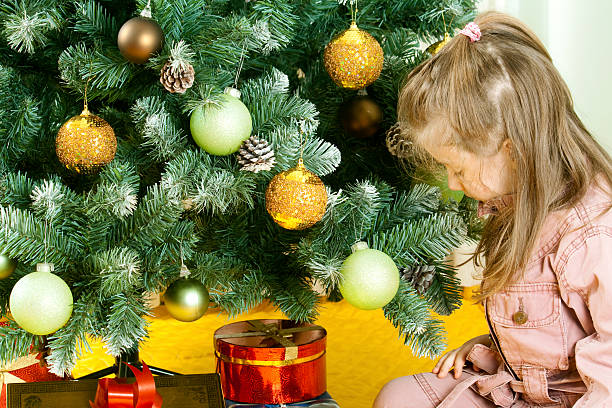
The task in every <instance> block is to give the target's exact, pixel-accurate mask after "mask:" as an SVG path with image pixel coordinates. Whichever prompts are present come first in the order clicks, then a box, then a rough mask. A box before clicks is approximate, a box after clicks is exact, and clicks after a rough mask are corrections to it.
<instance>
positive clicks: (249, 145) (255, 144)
mask: <svg viewBox="0 0 612 408" xmlns="http://www.w3.org/2000/svg"><path fill="white" fill-rule="evenodd" d="M238 163H240V164H241V165H242V168H241V169H240V170H245V171H252V172H253V173H258V172H260V171H262V170H271V169H272V167H274V163H276V158H275V157H274V150H272V147H271V146H270V145H268V142H267V141H265V140H264V139H259V138H258V137H257V136H251V137H250V138H248V139H247V140H245V141H244V143H242V146H240V150H239V151H238Z"/></svg>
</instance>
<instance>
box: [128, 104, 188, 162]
mask: <svg viewBox="0 0 612 408" xmlns="http://www.w3.org/2000/svg"><path fill="white" fill-rule="evenodd" d="M131 112H132V118H133V120H134V122H135V124H136V128H137V129H138V131H139V132H140V134H141V135H142V138H143V139H144V141H143V142H142V143H141V145H140V146H141V147H142V148H143V149H144V150H145V151H146V152H147V154H148V155H149V156H150V157H151V158H152V159H153V160H156V161H167V160H170V159H173V158H174V157H176V156H178V155H179V154H180V153H181V152H183V151H184V150H185V149H186V148H187V139H186V136H185V133H184V132H183V129H181V128H180V127H179V125H178V124H177V123H176V120H175V119H174V117H173V115H172V114H171V113H170V112H169V111H168V109H167V107H166V104H165V102H164V101H162V100H161V99H160V98H159V97H155V96H149V97H145V98H140V99H138V100H137V101H136V103H135V104H134V106H132V109H131Z"/></svg>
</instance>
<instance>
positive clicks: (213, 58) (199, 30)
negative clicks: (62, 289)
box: [0, 0, 477, 375]
mask: <svg viewBox="0 0 612 408" xmlns="http://www.w3.org/2000/svg"><path fill="white" fill-rule="evenodd" d="M143 11H144V16H142V17H140V14H141V12H143ZM148 11H150V18H149V17H148V14H147V12H148ZM473 15H474V0H436V1H429V0H427V1H425V0H361V1H359V3H358V4H356V2H355V1H347V0H344V1H342V0H341V1H339V2H338V1H334V0H317V1H313V0H278V1H265V0H257V1H255V0H254V1H248V0H247V1H243V0H189V1H187V0H172V1H162V0H151V1H149V2H147V1H146V0H138V1H136V2H134V1H114V0H97V1H94V0H89V1H81V0H70V1H68V0H63V1H62V0H60V1H56V0H7V1H4V2H2V5H0V30H1V34H0V37H1V39H0V103H1V105H2V106H3V109H2V111H0V140H1V141H2V150H1V153H0V155H1V156H0V177H1V179H0V201H1V204H2V207H1V208H0V219H1V226H2V231H1V232H0V250H1V252H2V255H3V257H4V259H5V260H6V261H7V262H9V263H10V261H14V262H16V263H17V267H16V270H15V271H14V272H13V273H12V274H11V275H10V276H8V277H6V278H4V279H2V280H0V304H1V305H2V314H3V316H6V317H9V324H8V326H6V327H2V328H0V359H1V360H2V361H8V360H11V359H13V358H15V357H17V356H20V355H24V354H27V352H28V350H29V349H30V347H31V345H32V344H35V345H36V344H40V343H44V344H45V345H46V346H47V347H48V348H49V350H50V354H49V356H48V357H47V361H48V363H49V366H50V367H51V370H52V371H53V372H55V373H58V374H60V375H62V374H65V373H69V372H70V370H71V369H72V367H73V366H74V364H75V362H76V360H77V359H78V357H79V355H80V353H81V352H82V349H83V347H86V345H87V338H86V336H87V335H89V336H92V337H94V338H101V339H103V340H104V342H105V343H106V346H107V349H108V352H109V353H110V354H112V355H115V356H116V355H119V354H121V353H122V352H125V351H126V350H130V349H133V348H134V347H137V346H138V342H140V341H142V340H144V339H146V337H147V322H146V320H145V319H144V316H145V315H147V314H150V313H151V311H150V306H149V305H148V303H147V296H148V295H149V294H150V293H156V292H160V291H163V290H164V289H165V288H167V287H168V285H170V284H172V283H173V282H174V281H176V280H177V279H178V278H179V275H180V274H181V271H183V273H184V272H185V271H186V270H188V271H189V272H190V275H189V278H191V279H195V280H196V281H198V282H201V283H203V284H204V286H205V287H206V288H208V291H209V292H210V301H211V304H212V306H213V307H215V308H218V310H220V311H222V312H224V313H227V314H228V315H229V316H236V315H238V314H240V313H243V312H246V311H248V310H249V309H251V308H253V307H254V306H257V305H258V304H260V303H261V302H263V301H265V300H269V301H270V302H271V303H273V304H274V305H275V306H276V307H278V308H279V309H280V310H282V311H283V312H284V314H285V315H286V316H287V317H288V318H291V319H295V320H298V321H314V320H316V318H317V313H318V312H317V310H318V307H319V306H320V305H321V303H322V302H323V300H324V298H329V299H330V300H332V301H334V300H339V299H341V297H342V296H341V293H340V286H341V284H342V272H341V266H342V263H343V262H344V260H345V259H346V258H347V257H348V256H349V255H350V254H351V246H352V245H353V244H354V243H355V242H357V241H365V242H367V243H368V245H369V247H370V248H372V249H377V250H380V251H382V252H384V253H385V254H387V255H388V256H390V257H391V259H392V260H393V261H394V263H395V264H396V265H397V267H398V268H399V269H400V270H401V272H402V274H403V275H404V276H407V278H406V279H401V280H400V283H399V289H398V290H397V293H396V294H395V296H394V297H393V299H392V300H391V301H390V302H389V303H388V304H386V306H384V308H383V311H384V314H385V316H386V317H387V318H388V319H389V320H390V322H391V324H393V325H394V326H395V327H397V328H398V329H399V333H400V336H401V337H403V340H404V341H405V343H406V344H409V345H410V346H411V347H412V350H413V352H414V353H416V354H418V355H429V356H433V355H437V354H439V353H440V352H441V351H442V350H443V349H444V346H445V338H444V330H443V326H442V323H441V321H439V320H438V319H436V318H435V317H434V315H433V313H434V312H436V313H439V314H449V313H451V312H452V311H453V310H454V309H456V308H457V307H458V306H459V305H460V290H459V286H458V280H457V278H456V277H455V276H454V269H453V268H452V266H450V265H448V264H447V263H446V262H445V261H444V259H445V257H446V256H447V255H448V254H449V253H450V252H451V251H452V250H453V249H454V248H456V247H457V246H459V245H460V244H462V243H463V242H465V241H466V240H468V239H470V238H471V237H474V236H475V235H474V234H476V233H477V228H476V226H474V225H473V221H472V220H473V216H472V213H473V211H472V210H473V204H474V203H473V202H471V201H470V200H469V199H467V198H464V199H463V200H461V202H460V203H457V202H455V201H453V200H447V199H442V198H441V194H440V191H439V189H438V188H437V187H432V186H429V185H427V184H418V183H417V182H415V180H413V179H412V177H411V176H410V174H412V173H413V172H414V171H415V167H414V165H413V164H412V163H410V162H408V163H402V162H400V161H399V160H398V159H396V158H395V157H394V156H392V155H391V154H390V153H389V151H388V150H387V147H386V145H385V137H384V133H385V132H386V131H387V130H388V129H392V127H393V125H394V124H395V122H396V104H397V95H398V91H399V89H400V87H401V83H402V80H403V79H404V77H405V75H406V73H408V72H409V71H410V69H411V68H413V67H414V66H415V65H416V64H418V63H420V62H421V61H423V60H425V59H426V58H428V57H429V54H428V53H427V52H425V51H424V50H423V48H424V47H422V46H421V44H431V43H434V42H436V41H438V40H440V39H442V38H443V37H444V34H445V33H447V32H448V33H452V32H453V30H454V29H455V28H457V27H459V26H462V25H464V24H465V23H466V22H467V21H470V20H471V19H472V18H473ZM134 17H136V20H130V19H133V18H134ZM351 18H356V23H357V25H358V26H359V28H360V29H361V30H365V31H367V32H369V33H370V34H371V35H372V36H374V38H376V40H378V42H379V43H380V45H381V46H382V50H383V52H384V65H383V67H382V73H381V74H380V77H379V78H378V79H377V80H376V81H375V82H374V83H373V84H372V85H371V86H368V87H367V94H368V95H367V96H364V95H362V94H363V92H361V95H357V91H355V90H350V89H343V88H341V87H339V86H338V85H336V84H335V83H334V82H333V81H332V79H331V78H330V76H329V75H328V73H327V72H326V70H325V67H324V62H323V51H324V48H325V46H326V45H327V44H328V43H329V42H330V41H331V40H332V38H334V36H335V35H337V34H338V33H340V32H342V31H344V30H346V29H348V28H349V24H350V22H351ZM128 24H132V26H129V27H128V26H127V25H128ZM143 25H144V26H146V27H145V28H142V26H143ZM124 29H125V30H130V29H131V30H132V31H131V32H127V31H126V32H127V34H126V33H125V32H123V31H124ZM140 29H144V30H149V31H147V33H148V34H147V35H150V36H151V37H153V39H154V40H155V39H156V38H155V37H156V31H155V30H159V34H160V38H159V39H157V40H159V41H160V43H159V47H155V46H152V49H151V50H149V51H150V52H149V54H150V55H147V54H146V53H145V56H144V57H142V55H140V54H139V51H142V50H138V49H137V50H134V49H133V44H130V43H129V40H130V39H129V38H128V40H125V39H122V36H125V35H128V36H129V35H135V34H134V33H136V34H137V33H138V30H140ZM120 30H121V31H122V33H120ZM118 36H119V43H118ZM126 41H127V42H126ZM150 45H151V44H149V46H150ZM130 47H132V48H130ZM226 87H234V88H237V89H239V91H240V93H241V96H240V100H241V101H242V104H244V107H246V109H248V115H247V118H246V119H245V117H244V115H243V114H244V111H241V109H243V107H242V106H239V105H238V104H240V102H237V101H238V99H236V97H235V96H236V95H237V94H236V93H235V92H234V91H232V92H231V93H233V95H235V96H227V95H226V94H225V93H224V89H225V88H226ZM85 93H87V94H86V95H85ZM232 98H233V99H232ZM84 101H88V105H87V106H86V112H85V116H78V115H79V114H80V113H81V111H82V110H83V107H84ZM228 101H231V104H234V105H235V106H236V108H235V109H233V108H232V109H230V110H229V111H223V114H213V113H214V112H216V111H215V109H216V108H219V107H224V106H229V105H228V104H230V102H228ZM364 101H366V102H365V103H367V104H370V106H374V109H375V110H376V109H380V112H379V114H378V118H374V119H371V120H367V121H366V122H367V123H366V124H365V125H363V126H362V125H360V124H359V123H357V128H358V129H355V128H354V126H353V125H352V124H351V123H352V122H351V120H353V121H354V120H356V119H357V120H361V119H363V118H362V117H359V115H360V113H359V111H358V110H357V111H355V110H354V109H353V107H354V106H356V105H355V104H357V105H359V104H360V103H363V102H364ZM234 105H232V106H234ZM352 109H353V110H352ZM211 112H213V113H211ZM240 112H242V113H240ZM339 112H341V114H342V117H341V118H339V116H338V113H339ZM88 115H96V116H97V117H99V118H102V119H103V120H104V121H106V122H103V121H99V120H98V119H96V122H95V124H93V125H92V123H94V122H91V121H90V120H92V119H91V118H92V116H88ZM207 115H208V116H207ZM211 115H212V116H211ZM215 115H216V116H215ZM241 115H242V116H241ZM381 115H382V117H381ZM74 116H77V118H76V119H75V118H73V117H74ZM249 116H250V120H249V119H248V117H249ZM375 116H376V115H375ZM194 117H195V118H194ZM71 118H73V119H71ZM84 118H85V119H84ZM365 119H368V118H365ZM88 121H89V122H88ZM67 122H68V123H67ZM247 122H251V127H252V131H251V129H249V128H248V126H247V125H248V123H247ZM84 123H86V126H88V129H91V128H92V127H96V126H97V127H98V128H99V129H101V130H97V131H98V132H102V133H103V135H104V136H105V137H106V138H105V139H104V143H106V144H103V145H97V144H88V143H86V142H83V140H80V139H78V140H77V139H69V138H68V137H69V136H70V135H74V129H75V126H77V128H78V126H82V125H83V124H84ZM63 126H64V127H63ZM351 126H353V127H351ZM98 128H96V129H98ZM110 128H112V132H111V130H109V129H110ZM238 128H240V129H238ZM237 129H238V130H239V131H240V132H238V130H237ZM87 131H89V130H87ZM58 132H59V134H60V135H67V136H66V137H67V138H66V139H62V140H60V136H58ZM71 132H72V133H71ZM104 132H106V133H104ZM211 132H212V133H213V134H214V135H217V136H218V137H217V136H215V137H212V138H211V137H210V134H211ZM364 132H365V133H364ZM112 133H114V136H113V134H112ZM238 133H240V135H239V136H240V137H239V139H238V140H237V142H238V144H240V142H242V141H243V140H244V139H245V136H246V137H250V136H253V137H251V138H250V139H249V140H247V141H246V142H245V144H244V145H242V148H241V150H240V156H239V157H236V155H235V154H227V153H228V152H229V151H232V150H234V151H235V150H236V149H237V147H236V146H234V145H235V143H236V140H234V141H232V143H233V144H234V145H232V146H228V144H229V143H225V144H224V145H222V146H219V145H217V144H216V143H217V142H218V140H219V139H222V138H223V137H225V136H223V135H225V134H227V137H228V138H230V139H231V138H235V137H237V134H238ZM364 135H365V137H364ZM62 137H63V136H62ZM360 137H361V138H360ZM115 139H116V146H115V145H114V144H113V143H114V142H113V140H115ZM194 139H195V141H194ZM100 140H102V139H100ZM200 146H202V147H200ZM79 149H81V150H79ZM82 149H86V150H87V151H86V152H85V153H83V150H82ZM115 149H116V152H115ZM224 149H226V150H224ZM211 153H214V154H211ZM113 154H114V155H113ZM84 156H87V157H86V158H84ZM300 158H302V159H303V164H304V166H305V167H306V168H307V169H308V170H309V171H311V172H313V173H314V174H315V175H316V176H318V177H320V178H321V179H322V180H323V182H324V183H325V186H326V188H327V192H326V194H324V195H326V196H327V200H326V201H325V200H318V201H316V200H315V201H316V202H314V204H315V205H318V206H319V207H320V206H321V205H322V206H323V209H324V211H325V213H324V215H323V216H322V219H321V220H320V221H319V222H317V223H316V224H314V225H313V226H311V227H310V228H305V229H285V228H283V227H281V226H280V225H278V224H277V223H276V222H275V220H273V218H272V217H271V216H270V215H269V214H268V212H267V210H266V198H265V195H266V194H265V193H266V189H267V187H268V185H269V184H270V182H271V180H273V178H274V177H275V176H277V175H278V174H279V173H281V172H283V171H287V170H289V169H291V168H294V167H295V166H296V165H297V164H298V161H299V159H300ZM111 159H112V160H111ZM249 170H251V171H249ZM254 170H257V171H254ZM315 178H316V177H315ZM270 194H272V193H270ZM273 198H274V197H270V196H269V197H268V200H271V199H273ZM279 202H280V204H279V205H283V204H284V203H283V201H282V200H280V201H279ZM306 215H307V214H305V215H304V216H305V217H306ZM276 221H279V220H278V219H277V220H276ZM302 221H303V220H302ZM299 222H301V221H299ZM302 226H303V225H301V226H300V228H301V227H302ZM38 263H52V264H53V265H54V271H53V273H54V274H55V275H56V276H58V277H60V278H61V279H62V280H63V281H64V282H66V284H67V285H68V287H69V288H70V292H71V294H72V298H73V302H74V303H73V306H72V315H71V317H70V319H69V320H68V321H67V323H66V324H65V325H64V326H63V327H61V328H60V329H59V330H57V331H55V332H54V333H52V334H49V336H46V337H45V336H40V335H37V334H34V333H32V331H33V330H29V331H28V330H26V329H25V328H24V327H21V326H22V325H20V324H18V323H17V322H16V321H14V320H12V318H11V313H10V312H11V311H9V300H10V298H11V293H12V292H13V290H14V288H15V285H16V283H17V282H18V281H19V280H20V279H21V278H23V277H24V276H26V275H28V274H30V273H31V272H33V271H34V269H35V267H36V264H38ZM183 265H184V266H183ZM422 271H425V273H427V275H423V276H420V277H419V276H415V272H418V273H420V272H422ZM44 273H47V272H44ZM315 287H316V288H315ZM10 302H11V303H12V302H13V300H12V299H11V300H10ZM14 314H15V313H13V315H14ZM12 317H13V318H14V317H16V316H12ZM26 318H27V319H33V320H36V319H37V318H40V316H27V313H26ZM22 319H23V318H22ZM16 320H19V319H16Z"/></svg>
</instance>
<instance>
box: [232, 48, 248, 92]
mask: <svg viewBox="0 0 612 408" xmlns="http://www.w3.org/2000/svg"><path fill="white" fill-rule="evenodd" d="M246 46H247V41H246V39H245V40H244V45H243V46H242V51H241V52H240V61H239V62H238V70H237V71H236V78H234V88H236V89H238V77H239V76H240V71H242V64H243V63H244V54H245V51H246Z"/></svg>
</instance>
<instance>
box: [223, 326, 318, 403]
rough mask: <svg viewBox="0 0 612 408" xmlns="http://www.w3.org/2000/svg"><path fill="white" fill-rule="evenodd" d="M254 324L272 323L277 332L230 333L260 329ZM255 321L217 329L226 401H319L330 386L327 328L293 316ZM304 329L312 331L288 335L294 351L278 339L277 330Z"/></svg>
mask: <svg viewBox="0 0 612 408" xmlns="http://www.w3.org/2000/svg"><path fill="white" fill-rule="evenodd" d="M250 322H254V323H255V324H257V325H258V327H261V324H263V325H266V326H267V328H268V329H271V330H270V332H271V333H272V335H260V336H249V337H226V336H228V335H234V334H237V335H241V334H242V335H244V333H249V332H260V330H258V329H256V328H255V326H253V324H252V323H250ZM250 322H249V321H243V322H236V323H231V324H228V325H225V326H223V327H221V328H220V329H218V330H217V331H216V332H215V354H216V357H217V372H218V373H219V374H220V375H221V387H222V389H223V395H224V397H225V398H226V399H229V400H232V401H237V402H244V403H252V404H289V403H292V402H299V401H306V400H310V399H314V398H316V397H318V396H319V395H321V394H323V393H324V392H325V391H326V390H327V383H326V371H325V345H326V339H327V333H326V331H325V329H323V328H322V327H320V326H315V325H312V324H307V323H297V322H295V321H292V320H278V319H266V320H255V321H253V320H251V321H250ZM302 327H311V328H312V329H311V330H308V331H301V332H297V333H291V334H290V335H286V334H285V336H283V337H284V338H286V339H287V340H289V343H293V344H295V346H296V347H294V348H293V349H291V347H289V348H287V347H284V346H283V345H281V344H280V343H279V342H278V341H276V340H275V337H274V334H275V333H276V330H281V333H282V330H286V329H289V330H291V329H296V328H302ZM219 336H221V337H223V338H218V337H219ZM276 338H278V337H276ZM285 343H287V342H285ZM286 345H287V344H285V346H286ZM296 348H297V354H296Z"/></svg>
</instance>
